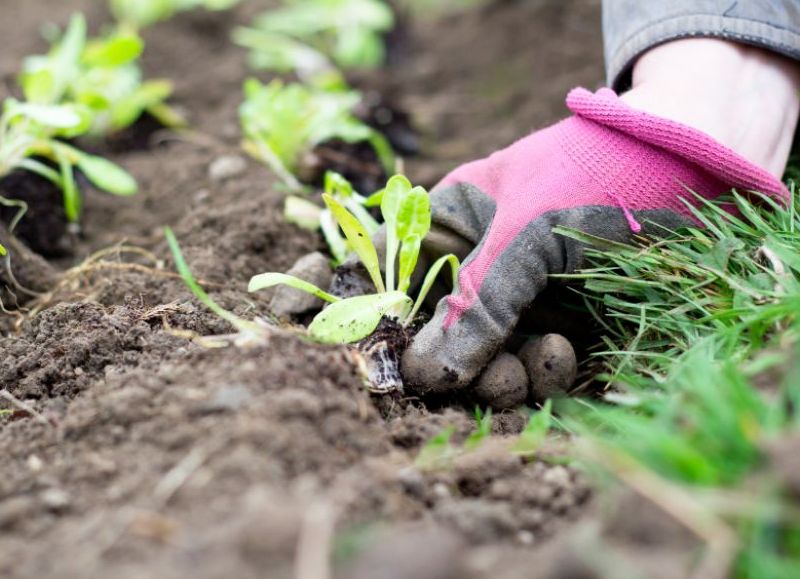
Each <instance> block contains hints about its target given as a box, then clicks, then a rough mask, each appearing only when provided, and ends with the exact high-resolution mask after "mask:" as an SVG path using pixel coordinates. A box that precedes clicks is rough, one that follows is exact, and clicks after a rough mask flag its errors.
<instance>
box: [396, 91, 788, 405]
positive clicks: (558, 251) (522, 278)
mask: <svg viewBox="0 0 800 579" xmlns="http://www.w3.org/2000/svg"><path fill="white" fill-rule="evenodd" d="M567 106H568V107H569V109H570V110H571V111H572V113H574V114H573V116H571V117H569V118H567V119H566V120H564V121H561V122H560V123H557V124H555V125H553V126H551V127H549V128H546V129H544V130H541V131H538V132H536V133H534V134H532V135H530V136H528V137H526V138H524V139H522V140H520V141H518V142H516V143H515V144H513V145H511V146H510V147H508V148H507V149H504V150H502V151H499V152H497V153H495V154H493V155H491V156H490V157H488V158H486V159H483V160H480V161H476V162H473V163H469V164H467V165H464V166H462V167H460V168H458V169H456V170H455V171H454V172H453V173H451V174H450V175H448V176H447V177H446V178H445V179H444V180H443V181H442V182H441V183H440V184H439V185H438V186H437V187H436V188H435V189H434V190H433V192H432V194H431V205H432V219H433V223H434V225H433V229H432V234H431V236H430V241H429V245H430V243H434V244H438V245H439V246H440V248H441V250H442V251H451V250H453V249H458V248H462V251H463V247H471V248H473V250H472V251H471V253H469V255H468V257H467V258H466V260H465V261H464V262H463V264H462V267H461V269H460V272H459V275H458V287H457V289H456V290H455V291H454V292H453V293H452V294H451V295H450V296H448V297H445V298H444V299H442V300H441V301H440V302H439V303H438V305H437V307H436V310H435V314H434V316H433V318H432V320H431V321H430V322H429V323H428V324H426V325H425V327H424V328H423V329H422V330H421V331H420V332H419V334H417V336H416V337H415V338H414V339H413V341H412V342H411V344H410V346H409V348H408V350H407V351H406V353H405V354H404V356H403V359H402V371H403V376H404V378H405V380H406V382H407V384H408V385H409V386H411V387H412V388H413V389H414V390H415V391H417V392H418V393H421V394H424V393H428V392H443V391H450V390H455V389H459V388H463V387H466V386H468V385H470V384H471V383H473V381H474V380H475V379H476V378H477V377H478V376H479V374H480V373H481V371H482V370H483V369H484V368H485V367H486V366H487V365H488V364H489V363H490V362H491V361H492V360H493V359H494V358H495V356H496V355H497V354H498V353H499V352H501V349H502V348H503V346H504V345H505V344H506V341H507V340H508V338H509V336H510V335H511V333H512V331H513V330H514V328H515V326H516V324H517V322H518V320H519V319H520V315H521V313H522V312H523V310H525V309H526V308H527V307H528V306H529V305H530V304H531V303H532V302H533V300H534V298H535V297H536V296H537V294H539V293H540V292H541V291H542V290H543V289H544V288H545V286H546V285H547V283H548V276H549V275H550V274H563V273H569V272H573V271H575V270H576V269H578V268H580V267H582V266H583V265H584V246H583V245H582V244H581V243H579V242H577V241H575V240H573V239H571V238H568V237H565V236H563V235H559V234H557V233H554V232H553V228H554V227H557V226H561V227H566V228H571V229H577V230H580V231H582V232H585V233H588V234H590V235H594V236H598V237H602V238H605V239H610V240H615V241H621V242H624V241H629V240H630V238H631V237H632V236H633V235H634V234H638V233H643V234H655V233H658V232H663V231H664V227H666V228H669V229H674V228H675V227H677V226H680V225H684V224H689V223H692V222H693V221H694V219H693V217H692V212H691V211H690V209H689V207H687V202H688V203H689V204H691V205H696V204H697V203H699V201H698V199H697V198H696V197H695V196H694V194H696V195H698V196H699V197H701V198H705V199H712V198H715V197H717V196H718V195H720V194H723V193H725V192H727V191H729V190H730V189H731V188H732V187H733V188H737V189H739V190H742V191H744V190H753V191H760V192H762V193H764V194H767V195H770V196H772V197H774V198H776V199H779V200H786V199H788V196H789V192H788V190H787V189H786V187H785V186H784V185H783V184H782V183H781V182H780V181H779V180H777V179H776V178H774V177H773V176H771V175H770V174H768V173H767V172H766V171H764V170H762V169H760V168H759V167H756V166H754V165H753V164H752V163H750V162H748V161H747V160H745V159H744V158H742V157H741V156H739V155H738V154H736V153H735V152H733V151H731V150H729V149H727V148H725V147H723V146H722V145H720V144H719V143H717V142H716V141H714V140H713V139H712V138H711V137H709V136H708V135H706V134H704V133H702V132H700V131H697V130H695V129H692V128H690V127H686V126H683V125H681V124H679V123H676V122H673V121H670V120H666V119H663V118H658V117H655V116H652V115H649V114H646V113H644V112H641V111H638V110H635V109H632V108H630V107H629V106H627V105H626V104H625V103H623V102H622V101H621V100H620V99H619V98H618V97H617V96H616V94H614V92H613V91H611V90H609V89H601V90H599V91H598V92H597V93H591V92H589V91H587V90H585V89H574V90H573V91H572V92H570V94H569V95H568V97H567ZM692 192H693V193H694V194H693V193H692Z"/></svg>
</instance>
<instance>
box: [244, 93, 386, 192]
mask: <svg viewBox="0 0 800 579" xmlns="http://www.w3.org/2000/svg"><path fill="white" fill-rule="evenodd" d="M244 94H245V100H244V102H243V103H242V105H241V107H240V109H239V117H240V121H241V125H242V130H243V132H244V137H245V140H244V145H243V146H244V148H245V150H246V151H247V152H248V153H249V154H250V155H252V156H253V157H255V158H256V159H258V160H260V161H262V162H264V163H266V164H267V165H269V166H270V167H271V168H272V170H273V171H275V173H276V174H277V175H278V176H279V177H280V178H281V179H282V180H283V181H284V182H285V183H286V185H288V186H289V187H290V188H292V189H295V190H301V189H302V188H303V186H302V184H301V180H302V179H301V178H299V177H298V175H301V173H302V168H303V166H304V164H305V165H309V164H310V165H315V164H316V163H314V162H313V159H311V158H312V157H313V150H314V148H315V147H316V146H317V145H320V144H322V143H325V142H327V141H331V140H334V139H339V140H341V141H344V142H346V143H351V144H352V143H361V142H366V143H369V144H370V145H371V146H372V148H373V149H374V150H375V153H376V154H377V156H378V158H379V159H380V161H381V163H382V165H383V166H384V168H385V169H386V170H387V171H391V170H392V168H393V166H394V153H393V152H392V148H391V146H390V145H389V143H388V141H387V140H386V138H385V137H384V136H383V135H381V134H380V133H379V132H378V131H376V130H375V129H373V128H372V127H369V126H368V125H366V124H364V123H363V122H362V121H360V120H359V119H358V118H356V117H355V116H354V115H353V112H352V111H353V109H354V108H355V107H356V106H357V105H358V103H359V102H360V101H361V96H360V95H359V93H357V92H355V91H349V90H346V91H330V90H322V89H318V88H311V87H307V86H304V85H301V84H297V83H291V84H284V83H283V82H282V81H280V80H273V81H272V82H270V83H269V84H266V85H265V84H262V83H261V82H259V81H258V80H256V79H249V80H247V81H246V82H245V85H244Z"/></svg>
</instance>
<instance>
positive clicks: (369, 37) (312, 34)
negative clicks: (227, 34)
mask: <svg viewBox="0 0 800 579" xmlns="http://www.w3.org/2000/svg"><path fill="white" fill-rule="evenodd" d="M393 26H394V14H393V12H392V9H391V8H390V7H389V5H388V4H387V3H385V2H382V1H381V0H302V1H300V0H288V1H287V3H286V5H285V6H283V7H281V8H277V9H274V10H270V11H267V12H265V13H263V14H262V15H261V16H259V17H258V18H257V19H256V20H255V22H254V24H253V28H249V29H245V30H246V31H247V32H239V33H237V37H238V41H239V42H242V41H244V44H245V46H247V47H248V48H250V49H251V51H252V56H251V60H252V61H254V62H260V63H262V64H264V63H276V64H285V61H284V63H281V62H280V61H276V59H275V58H274V54H275V52H276V51H279V52H281V53H284V54H287V53H289V52H290V49H289V48H288V47H290V46H292V45H293V43H294V44H296V42H297V41H301V42H302V43H304V44H305V45H307V46H308V47H310V48H312V49H314V50H315V52H316V53H317V54H321V55H325V56H327V57H329V58H331V59H333V61H334V62H335V63H336V64H337V65H339V66H341V67H343V68H345V69H348V68H375V67H377V66H380V65H381V64H382V63H383V61H384V58H385V53H386V49H385V47H384V42H383V38H382V34H383V33H385V32H387V31H388V30H391V29H392V27H393ZM276 45H279V46H280V45H285V46H286V47H285V48H284V47H281V48H275V46H276ZM261 53H264V54H265V55H266V56H262V55H261Z"/></svg>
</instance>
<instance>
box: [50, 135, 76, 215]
mask: <svg viewBox="0 0 800 579" xmlns="http://www.w3.org/2000/svg"><path fill="white" fill-rule="evenodd" d="M55 152H56V161H57V162H58V169H59V171H60V173H61V193H62V195H63V198H64V212H65V213H66V216H67V220H68V221H70V222H72V223H75V222H76V221H78V217H79V216H80V213H81V198H80V193H79V192H78V186H77V185H76V184H75V173H74V172H73V170H72V163H71V162H70V160H69V158H68V157H67V155H66V154H64V152H63V151H62V149H55Z"/></svg>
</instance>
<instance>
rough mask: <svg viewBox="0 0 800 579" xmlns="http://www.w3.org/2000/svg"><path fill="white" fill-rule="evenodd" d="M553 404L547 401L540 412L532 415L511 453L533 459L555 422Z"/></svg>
mask: <svg viewBox="0 0 800 579" xmlns="http://www.w3.org/2000/svg"><path fill="white" fill-rule="evenodd" d="M552 409H553V403H552V401H550V400H547V401H546V402H545V403H544V406H542V408H541V410H539V411H538V412H533V413H531V416H530V418H529V419H528V424H527V425H526V426H525V430H523V431H522V432H521V433H520V435H519V438H518V439H517V441H516V442H515V443H514V445H513V446H512V447H511V452H513V453H514V454H519V455H521V456H525V457H529V458H530V457H533V456H535V454H536V452H537V451H538V450H539V447H540V446H541V445H542V442H544V440H545V438H547V433H548V432H549V430H550V426H551V425H552V422H553V413H552Z"/></svg>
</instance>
